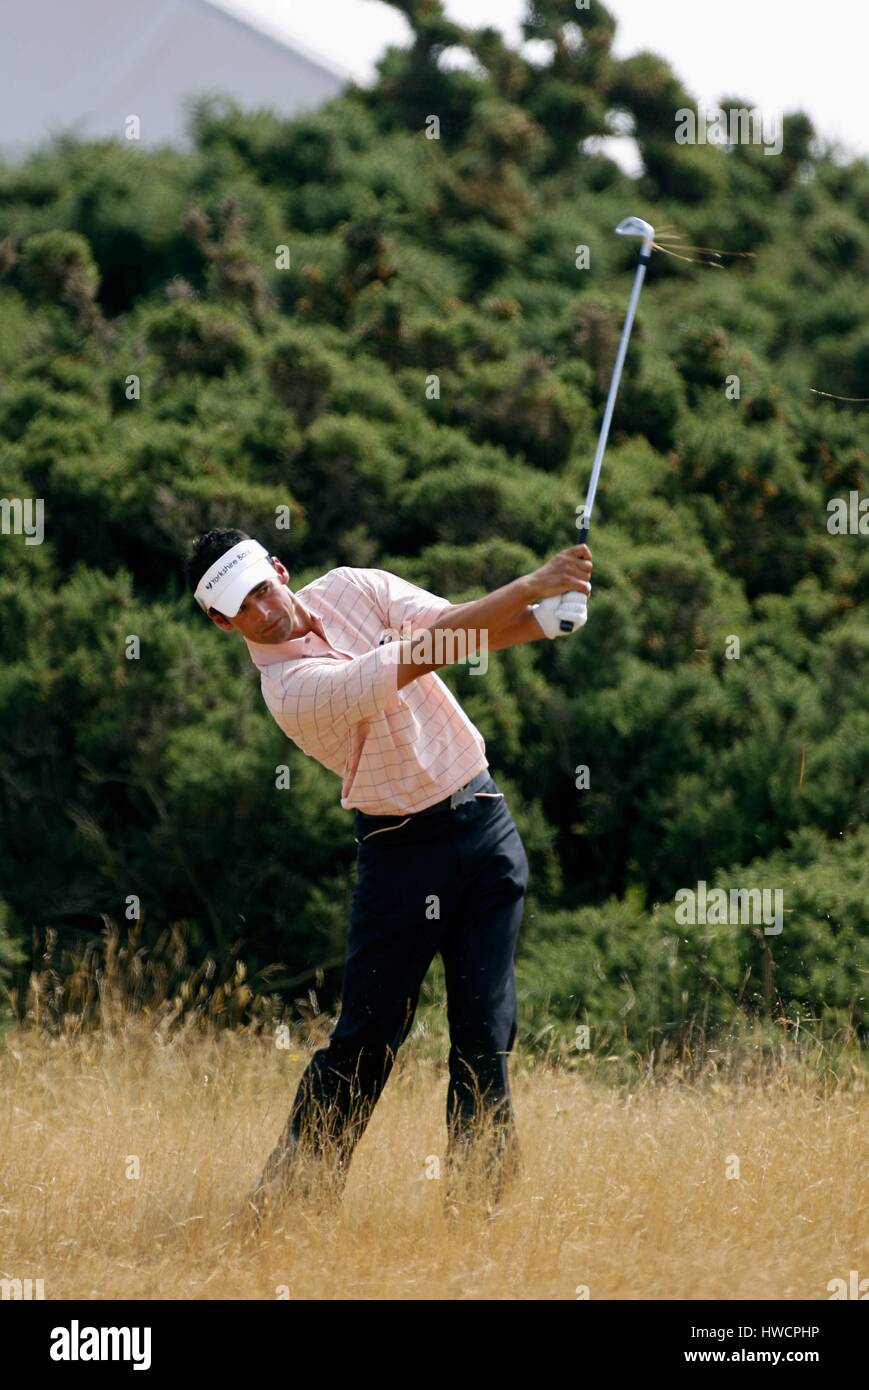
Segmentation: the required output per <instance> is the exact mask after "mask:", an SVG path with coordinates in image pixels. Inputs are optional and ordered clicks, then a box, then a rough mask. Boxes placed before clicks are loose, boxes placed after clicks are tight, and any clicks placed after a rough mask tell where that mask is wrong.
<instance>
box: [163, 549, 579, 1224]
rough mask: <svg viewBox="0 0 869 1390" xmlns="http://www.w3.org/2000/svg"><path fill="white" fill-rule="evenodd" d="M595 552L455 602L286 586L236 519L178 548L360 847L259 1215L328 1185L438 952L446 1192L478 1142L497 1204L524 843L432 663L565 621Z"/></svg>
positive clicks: (504, 1156) (211, 613)
mask: <svg viewBox="0 0 869 1390" xmlns="http://www.w3.org/2000/svg"><path fill="white" fill-rule="evenodd" d="M591 569H592V559H591V552H590V551H589V549H588V547H587V546H586V545H576V546H571V547H570V548H569V549H567V550H564V551H561V552H560V553H559V554H557V555H555V556H554V557H553V558H552V559H551V560H549V561H548V562H547V563H546V564H544V565H542V566H541V567H540V568H539V569H537V570H535V571H533V572H532V573H530V574H527V575H523V576H521V577H520V578H518V579H515V580H513V581H512V582H511V583H509V584H505V585H504V586H503V587H502V588H500V589H496V590H495V591H494V592H493V593H490V594H487V595H486V597H485V598H481V599H476V600H473V601H471V602H469V603H463V604H459V605H458V606H453V605H452V604H450V603H449V601H448V600H447V599H445V598H440V597H438V595H436V594H433V593H429V592H428V591H427V590H425V589H421V588H418V587H417V586H416V585H414V584H410V583H408V582H407V581H406V580H404V579H401V578H400V577H399V576H398V575H395V574H391V573H389V572H388V571H386V570H380V569H357V568H354V567H352V566H349V565H341V566H339V567H338V568H337V569H332V570H329V571H328V572H327V573H326V574H324V575H322V577H321V578H319V579H314V580H313V581H312V582H311V583H309V584H306V585H305V586H304V587H303V588H301V589H299V590H298V591H297V592H294V591H293V590H292V589H291V588H290V587H289V578H290V576H289V573H288V571H287V570H286V569H285V567H284V565H283V564H282V563H281V561H280V560H279V559H278V557H277V556H276V555H271V554H270V553H269V551H268V549H267V548H266V547H265V546H263V545H261V544H260V543H259V542H258V541H256V540H253V539H251V538H250V537H249V536H247V535H246V534H245V533H244V532H243V531H238V530H216V531H208V532H206V533H205V535H203V536H200V538H199V539H198V540H197V541H196V544H195V546H194V549H193V551H192V554H191V555H190V558H189V559H188V561H187V565H186V573H187V580H188V583H189V585H190V587H191V589H192V590H193V592H194V595H195V598H196V601H197V602H198V604H199V605H200V607H201V608H202V610H203V611H204V612H205V613H206V614H207V615H208V617H209V618H211V620H212V622H214V623H215V624H216V625H217V626H218V627H220V628H222V629H223V630H224V631H225V632H231V631H233V629H234V630H235V631H237V632H238V633H240V634H241V636H242V637H243V638H244V640H245V642H246V643H247V646H248V650H249V652H250V656H251V659H252V661H253V663H254V665H255V666H257V667H258V669H259V671H260V682H261V688H262V693H263V697H264V699H265V702H266V705H267V706H268V709H269V711H270V712H271V714H272V715H273V717H274V719H275V721H276V722H277V724H278V725H279V727H280V728H281V729H282V730H283V731H284V733H285V734H286V735H287V736H288V737H289V738H290V739H292V741H293V742H294V743H295V744H296V745H297V746H298V747H299V748H300V749H301V750H302V752H303V753H305V754H307V755H308V756H309V757H312V758H316V759H317V760H318V761H319V762H321V763H322V764H323V766H324V767H327V768H329V770H330V771H332V772H334V773H336V774H337V775H338V776H339V777H340V778H341V779H342V794H341V805H342V806H343V807H344V808H345V809H346V810H352V811H353V815H354V829H355V840H356V844H357V846H358V849H357V859H356V886H355V888H354V892H353V897H352V906H351V911H350V920H349V930H348V940H347V957H346V963H345V970H344V983H343V990H342V997H341V1010H340V1016H339V1019H338V1022H337V1025H336V1027H335V1028H334V1030H333V1032H332V1033H331V1035H330V1038H329V1043H328V1046H326V1047H324V1048H321V1049H320V1050H319V1051H317V1052H316V1053H315V1054H314V1056H313V1057H312V1058H311V1061H310V1063H309V1065H308V1067H307V1069H306V1071H305V1072H304V1075H303V1076H302V1079H301V1081H300V1082H299V1086H298V1089H297V1092H296V1096H295V1100H294V1103H293V1107H292V1110H291V1112H290V1116H289V1120H288V1122H287V1125H286V1128H285V1130H284V1132H283V1134H282V1136H281V1138H280V1139H279V1141H278V1144H277V1146H276V1148H275V1149H274V1151H273V1153H272V1154H271V1156H270V1157H269V1159H268V1161H267V1162H266V1165H265V1168H264V1170H263V1173H262V1176H261V1177H260V1180H259V1183H258V1184H257V1186H256V1188H255V1189H254V1192H253V1193H252V1195H251V1197H250V1199H249V1200H250V1207H251V1209H252V1211H253V1212H254V1213H255V1220H256V1221H257V1222H259V1221H260V1220H261V1218H262V1215H263V1212H264V1211H265V1209H266V1207H267V1206H268V1205H269V1204H274V1203H276V1202H279V1201H283V1200H285V1199H286V1197H287V1196H288V1194H289V1193H290V1192H291V1191H301V1190H302V1189H301V1188H300V1187H298V1185H297V1182H296V1175H297V1174H298V1173H299V1172H300V1170H304V1172H305V1173H306V1174H307V1175H308V1176H307V1178H305V1179H304V1180H301V1181H305V1182H308V1183H309V1185H308V1187H307V1188H306V1189H305V1190H306V1191H308V1192H310V1191H311V1190H312V1187H311V1185H310V1175H311V1174H312V1173H313V1174H314V1175H315V1178H314V1186H315V1187H316V1189H317V1190H318V1191H330V1192H331V1193H332V1195H333V1196H334V1195H335V1194H336V1193H337V1194H338V1196H340V1193H341V1191H342V1190H343V1184H344V1181H345V1179H346V1173H347V1167H348V1164H349V1162H350V1158H351V1155H352V1153H353V1150H354V1148H355V1146H356V1144H357V1143H358V1141H359V1139H360V1137H361V1135H362V1133H363V1132H364V1129H365V1126H366V1124H367V1123H368V1120H369V1118H370V1115H371V1112H372V1110H373V1108H374V1105H375V1104H376V1102H377V1099H378V1097H379V1096H380V1093H381V1091H382V1090H383V1087H384V1085H385V1084H386V1081H387V1079H388V1077H389V1074H390V1071H391V1069H392V1064H393V1061H394V1058H395V1055H396V1053H397V1051H398V1049H399V1047H400V1046H401V1044H402V1042H403V1041H404V1040H405V1038H406V1037H407V1035H408V1033H409V1032H410V1029H411V1027H412V1024H413V1019H414V1014H415V1011H416V1006H417V1001H418V998H419V992H420V988H421V986H422V982H423V979H424V978H425V975H426V972H427V971H428V968H429V966H430V964H431V961H432V959H433V957H434V956H435V955H436V954H437V953H438V952H440V954H441V957H442V959H443V964H444V974H445V981H446V991H447V1013H448V1019H449V1029H450V1054H449V1087H448V1092H447V1106H446V1111H447V1115H446V1118H447V1177H448V1182H447V1184H445V1206H446V1203H447V1201H448V1200H449V1198H448V1195H447V1194H452V1192H453V1191H454V1181H455V1179H456V1177H457V1175H458V1174H459V1173H460V1172H461V1166H462V1165H461V1159H462V1158H463V1157H467V1156H468V1155H469V1154H470V1153H471V1152H475V1153H478V1154H481V1155H483V1156H484V1163H483V1172H484V1173H485V1175H486V1178H485V1181H486V1184H487V1193H488V1194H489V1198H490V1200H491V1201H494V1202H497V1200H498V1197H499V1195H500V1193H501V1191H502V1187H503V1184H504V1181H505V1179H506V1178H507V1176H508V1175H509V1174H511V1173H515V1172H516V1171H517V1169H518V1164H519V1148H518V1143H517V1139H516V1133H515V1124H514V1117H513V1110H512V1105H511V1099H510V1090H509V1083H508V1076H507V1054H508V1053H509V1052H510V1049H511V1048H512V1046H513V1042H514V1039H515V1036H516V1026H517V1020H516V985H515V976H514V970H513V956H514V951H515V947H516V941H517V937H518V934H519V927H520V924H521V920H522V912H523V906H524V896H525V889H526V886H527V883H528V860H527V858H526V855H525V849H524V846H523V844H522V840H521V839H520V836H519V832H518V831H517V829H516V826H515V824H514V822H513V817H512V815H511V813H510V810H509V808H508V806H507V804H506V802H505V800H504V796H503V793H502V792H501V791H500V790H499V788H498V786H497V784H496V782H495V781H494V779H493V778H492V776H491V775H490V773H489V766H488V763H487V760H486V751H485V749H486V745H485V742H484V740H483V738H482V736H481V734H480V733H479V731H478V730H477V729H476V728H475V726H474V725H473V723H472V722H471V721H470V719H468V717H467V715H466V714H465V713H464V711H463V710H462V708H461V706H460V705H459V703H458V701H457V700H456V699H455V697H454V696H453V694H452V693H451V692H450V690H449V689H448V688H447V687H446V685H445V684H444V683H443V681H442V680H441V679H440V678H439V677H438V676H437V675H436V674H435V670H436V669H437V668H438V667H442V666H447V665H451V664H454V663H455V662H456V661H458V660H462V659H466V658H468V657H469V654H471V653H473V652H474V651H477V649H478V648H480V649H482V650H483V653H484V654H487V653H488V651H496V650H501V649H504V648H506V647H512V646H516V645H517V644H519V643H521V642H530V641H535V640H537V639H539V638H541V637H543V636H544V635H545V636H548V637H551V638H553V637H557V636H562V635H569V634H567V633H564V632H562V631H561V630H560V629H561V627H562V626H564V627H572V626H574V625H573V624H563V625H562V624H560V623H559V621H558V620H557V616H556V615H560V614H561V612H562V610H561V609H560V608H559V605H560V604H562V603H563V602H564V601H565V600H562V598H561V597H560V596H562V595H566V596H567V601H569V600H570V599H571V597H573V599H574V600H575V599H576V596H578V595H581V594H586V595H587V594H590V592H591V584H590V576H591ZM457 649H458V651H459V655H456V650H457ZM479 656H480V652H479V651H477V659H478V660H479ZM484 1141H485V1144H486V1147H485V1149H483V1148H482V1147H481V1146H482V1145H483V1143H484ZM478 1146H479V1147H478Z"/></svg>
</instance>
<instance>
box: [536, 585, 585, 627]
mask: <svg viewBox="0 0 869 1390" xmlns="http://www.w3.org/2000/svg"><path fill="white" fill-rule="evenodd" d="M531 611H532V612H533V614H534V616H535V618H536V619H537V621H538V623H539V624H540V627H541V628H542V630H543V631H544V632H545V633H546V636H547V637H549V638H555V637H570V636H571V634H572V633H574V632H578V631H579V629H580V628H581V627H585V624H586V621H587V619H588V595H587V594H582V593H579V592H578V591H577V590H572V591H571V592H570V593H567V594H554V595H553V596H552V598H544V599H541V600H540V602H539V603H532V605H531ZM562 620H564V621H566V622H570V623H572V624H573V626H572V627H571V628H570V629H569V630H568V631H563V630H562V627H561V623H562Z"/></svg>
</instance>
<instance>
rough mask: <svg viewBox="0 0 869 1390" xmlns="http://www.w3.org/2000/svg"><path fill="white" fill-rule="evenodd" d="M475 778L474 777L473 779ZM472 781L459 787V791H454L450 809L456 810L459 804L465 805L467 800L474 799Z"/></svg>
mask: <svg viewBox="0 0 869 1390" xmlns="http://www.w3.org/2000/svg"><path fill="white" fill-rule="evenodd" d="M471 780H473V779H471ZM470 788H471V783H470V782H469V783H468V785H467V786H466V787H459V790H458V791H457V792H453V794H452V796H451V797H450V810H451V811H454V810H455V809H456V807H457V806H463V805H464V804H465V802H466V801H473V799H474V793H473V792H472V791H471V789H470Z"/></svg>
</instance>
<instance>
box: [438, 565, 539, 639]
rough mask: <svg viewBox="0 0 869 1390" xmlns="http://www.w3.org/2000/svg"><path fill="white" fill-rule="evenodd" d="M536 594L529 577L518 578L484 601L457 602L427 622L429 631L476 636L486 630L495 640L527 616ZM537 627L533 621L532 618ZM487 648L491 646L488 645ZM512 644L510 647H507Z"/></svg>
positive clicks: (477, 599)
mask: <svg viewBox="0 0 869 1390" xmlns="http://www.w3.org/2000/svg"><path fill="white" fill-rule="evenodd" d="M536 597H537V595H536V594H534V593H533V592H532V585H531V579H530V576H529V575H527V574H523V575H520V577H519V578H518V579H513V580H511V581H510V583H509V584H504V585H502V586H501V588H500V589H494V590H493V591H492V593H491V594H486V595H485V597H484V598H475V599H471V600H470V602H469V603H460V604H457V605H456V606H454V607H453V608H448V609H447V610H446V611H445V612H444V613H443V614H442V615H441V616H440V617H438V618H435V620H434V622H432V623H429V624H428V626H429V630H430V631H432V632H433V631H435V630H436V629H438V628H440V629H441V630H442V631H445V632H465V633H467V632H468V631H469V630H471V631H473V632H475V633H477V634H479V633H480V631H481V630H485V631H486V632H488V633H491V635H492V636H493V637H494V635H495V634H496V633H497V632H498V631H499V630H501V629H504V628H507V627H509V626H511V625H512V624H513V623H514V622H515V620H516V619H518V618H520V617H528V616H530V609H529V608H528V605H529V603H533V602H534V601H535V599H536ZM532 621H533V622H534V623H535V626H536V619H533V618H532ZM489 645H490V647H491V646H492V645H493V644H492V643H491V642H490V643H489ZM510 645H512V644H510Z"/></svg>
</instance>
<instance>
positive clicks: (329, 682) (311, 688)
mask: <svg viewBox="0 0 869 1390" xmlns="http://www.w3.org/2000/svg"><path fill="white" fill-rule="evenodd" d="M293 592H294V593H295V594H296V595H297V597H298V598H299V599H300V600H301V602H302V603H303V604H304V606H305V608H306V609H307V610H308V611H309V612H310V613H311V614H313V616H314V617H316V618H319V620H320V622H321V624H322V627H323V631H324V632H325V633H326V637H327V640H326V641H324V640H323V639H322V637H320V636H319V635H318V634H317V633H316V632H309V633H307V634H306V635H305V636H304V637H294V638H293V639H292V640H291V641H289V642H277V643H274V644H273V645H271V646H269V645H268V644H266V643H263V642H251V641H250V640H249V639H248V638H245V641H246V642H247V645H248V648H249V650H250V655H251V660H252V661H253V663H254V665H255V666H257V667H258V668H259V670H260V685H261V688H262V693H263V698H264V699H265V702H266V705H267V706H268V708H269V710H270V711H271V714H272V715H273V717H274V719H275V721H276V723H277V724H278V725H279V727H280V728H281V729H283V731H284V733H285V734H286V735H287V737H288V738H291V739H292V740H293V742H294V743H295V744H296V745H297V746H298V747H299V748H301V750H302V752H303V753H306V754H307V755H308V757H311V758H316V759H317V761H318V762H321V763H322V764H323V765H324V767H328V768H329V769H330V770H331V771H332V772H336V773H337V774H338V776H339V777H341V778H342V780H343V787H342V792H341V805H342V806H343V807H344V809H345V810H351V809H353V808H356V809H358V810H360V811H365V812H367V813H368V814H369V815H373V816H388V815H393V814H396V815H397V814H405V815H407V814H408V813H409V812H412V811H423V810H425V808H426V807H427V806H433V805H434V803H435V802H436V801H441V800H443V798H444V797H446V796H450V795H451V794H452V793H453V792H454V791H458V789H459V787H463V786H464V785H465V783H466V782H468V781H470V779H471V778H472V777H475V776H476V774H477V773H478V772H481V771H482V770H483V769H484V768H486V767H488V766H489V764H488V761H487V759H486V756H485V753H486V744H485V740H484V739H483V736H482V734H481V733H480V732H479V730H478V729H477V728H476V727H475V726H474V725H473V724H472V723H471V721H470V719H468V717H467V715H466V714H465V713H464V711H463V709H462V708H461V706H460V705H459V703H458V701H457V700H456V698H455V696H454V695H453V694H452V692H451V691H450V690H448V689H447V687H446V685H444V683H443V681H442V680H441V679H440V677H439V676H438V675H437V674H436V673H435V672H433V671H430V672H427V674H426V675H424V676H418V677H417V679H416V680H414V681H411V682H410V684H409V685H406V686H404V688H403V689H401V690H399V689H398V672H399V665H398V662H397V661H395V660H392V661H389V660H388V659H387V654H386V652H387V649H386V646H385V645H384V646H380V645H379V643H380V640H381V638H382V637H384V636H385V635H386V633H385V629H392V632H391V633H390V634H389V639H390V642H394V641H395V640H397V634H398V633H401V635H402V636H407V635H409V632H410V631H411V630H417V629H420V628H424V627H427V626H428V625H429V624H430V623H432V622H434V620H435V618H436V617H437V616H438V614H439V613H442V612H443V611H444V609H446V608H449V607H451V604H450V602H449V600H448V599H445V598H439V597H438V595H437V594H431V593H429V592H428V590H426V589H420V588H418V587H417V586H416V585H415V584H409V583H408V582H407V581H406V580H404V579H401V578H399V576H398V575H396V574H390V573H389V571H388V570H379V569H356V568H354V567H352V566H350V565H341V566H340V567H339V568H338V569H334V570H329V572H328V573H327V574H324V575H322V576H321V577H320V578H319V579H314V580H313V581H312V582H311V583H310V584H306V585H305V587H304V588H303V589H298V590H294V591H293ZM406 622H408V623H409V624H410V627H409V628H408V629H405V627H404V624H405V623H406ZM394 655H395V654H394V653H393V657H394Z"/></svg>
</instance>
